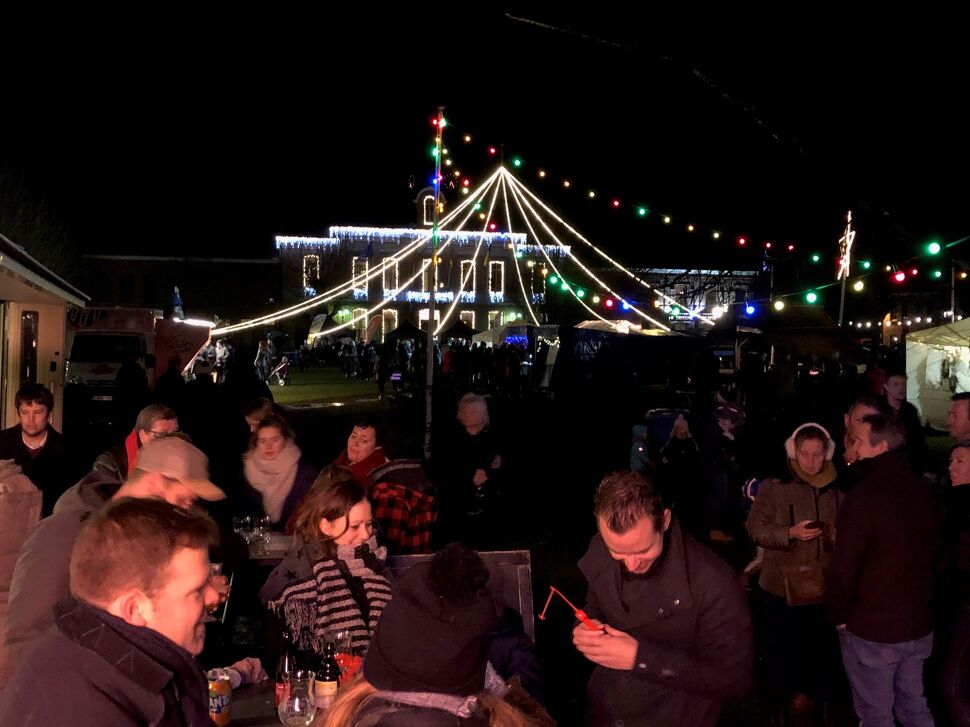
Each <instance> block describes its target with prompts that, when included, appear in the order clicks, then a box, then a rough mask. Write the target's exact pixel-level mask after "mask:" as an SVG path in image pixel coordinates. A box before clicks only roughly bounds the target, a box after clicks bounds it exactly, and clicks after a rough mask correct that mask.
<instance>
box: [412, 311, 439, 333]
mask: <svg viewBox="0 0 970 727" xmlns="http://www.w3.org/2000/svg"><path fill="white" fill-rule="evenodd" d="M440 321H441V309H440V308H435V309H434V322H435V325H436V326H437V325H438V323H439V322H440ZM418 325H419V326H420V328H421V330H422V331H426V330H428V309H427V308H422V309H421V310H419V311H418Z"/></svg>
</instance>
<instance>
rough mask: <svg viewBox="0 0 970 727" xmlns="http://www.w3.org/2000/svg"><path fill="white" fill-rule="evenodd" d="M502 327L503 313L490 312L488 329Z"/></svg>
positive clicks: (497, 311)
mask: <svg viewBox="0 0 970 727" xmlns="http://www.w3.org/2000/svg"><path fill="white" fill-rule="evenodd" d="M501 327H502V311H500V310H490V311H489V312H488V329H489V330H492V329H493V328H501Z"/></svg>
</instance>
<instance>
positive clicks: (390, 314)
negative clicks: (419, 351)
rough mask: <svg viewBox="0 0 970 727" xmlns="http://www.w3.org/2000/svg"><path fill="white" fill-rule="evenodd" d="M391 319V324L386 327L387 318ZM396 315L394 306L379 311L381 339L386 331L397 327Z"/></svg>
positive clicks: (388, 331)
mask: <svg viewBox="0 0 970 727" xmlns="http://www.w3.org/2000/svg"><path fill="white" fill-rule="evenodd" d="M389 318H390V319H391V323H392V324H393V325H391V326H390V327H388V324H387V320H388V319H389ZM397 322H398V315H397V310H396V309H394V308H385V309H384V310H383V311H381V338H382V339H383V338H384V337H385V336H386V335H387V334H388V333H390V332H391V331H393V330H394V329H395V328H397V325H398V324H397Z"/></svg>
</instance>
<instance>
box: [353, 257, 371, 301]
mask: <svg viewBox="0 0 970 727" xmlns="http://www.w3.org/2000/svg"><path fill="white" fill-rule="evenodd" d="M367 269H368V266H367V260H366V259H365V260H361V259H360V258H356V257H355V258H354V262H353V267H352V269H351V274H352V275H353V276H354V278H358V277H360V280H357V281H356V282H355V283H354V293H363V294H364V295H365V296H366V295H367V280H365V279H364V277H365V276H366V275H367Z"/></svg>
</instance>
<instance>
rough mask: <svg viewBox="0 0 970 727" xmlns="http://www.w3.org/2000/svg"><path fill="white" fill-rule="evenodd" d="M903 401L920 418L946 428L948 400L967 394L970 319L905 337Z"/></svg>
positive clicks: (969, 371)
mask: <svg viewBox="0 0 970 727" xmlns="http://www.w3.org/2000/svg"><path fill="white" fill-rule="evenodd" d="M906 378H907V384H906V398H907V399H909V401H910V402H911V403H912V404H913V405H914V406H915V407H916V408H917V410H918V411H919V414H920V419H921V420H922V421H923V422H924V423H926V424H929V425H930V426H931V427H933V428H934V429H943V430H945V429H946V428H947V422H946V419H947V412H948V411H949V408H950V398H951V397H952V396H953V395H954V394H956V393H959V392H961V391H970V318H967V319H966V320H962V321H955V322H954V323H950V324H947V325H945V326H937V327H936V328H925V329H923V330H922V331H913V332H911V333H908V334H907V335H906Z"/></svg>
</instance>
